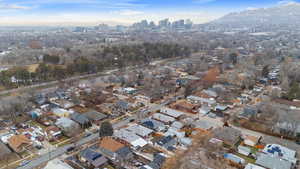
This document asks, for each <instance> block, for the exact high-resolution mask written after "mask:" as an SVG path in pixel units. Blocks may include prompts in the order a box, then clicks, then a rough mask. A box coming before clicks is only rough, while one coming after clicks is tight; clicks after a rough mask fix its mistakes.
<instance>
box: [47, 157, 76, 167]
mask: <svg viewBox="0 0 300 169" xmlns="http://www.w3.org/2000/svg"><path fill="white" fill-rule="evenodd" d="M58 168H59V169H73V167H71V166H70V165H69V164H67V163H65V162H62V161H61V160H59V159H57V158H56V159H54V160H51V161H49V162H48V164H47V165H46V167H45V168H44V169H58Z"/></svg>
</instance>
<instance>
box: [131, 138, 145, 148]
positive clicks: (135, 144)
mask: <svg viewBox="0 0 300 169" xmlns="http://www.w3.org/2000/svg"><path fill="white" fill-rule="evenodd" d="M147 144H148V142H147V141H146V140H144V139H142V138H139V139H137V140H135V141H133V142H131V145H132V146H133V147H144V146H145V145H147Z"/></svg>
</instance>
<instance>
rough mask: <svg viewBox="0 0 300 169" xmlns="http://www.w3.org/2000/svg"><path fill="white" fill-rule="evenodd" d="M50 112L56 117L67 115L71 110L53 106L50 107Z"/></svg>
mask: <svg viewBox="0 0 300 169" xmlns="http://www.w3.org/2000/svg"><path fill="white" fill-rule="evenodd" d="M52 112H53V114H54V115H56V116H58V117H69V116H70V114H71V112H70V111H68V110H66V109H61V108H54V109H52Z"/></svg>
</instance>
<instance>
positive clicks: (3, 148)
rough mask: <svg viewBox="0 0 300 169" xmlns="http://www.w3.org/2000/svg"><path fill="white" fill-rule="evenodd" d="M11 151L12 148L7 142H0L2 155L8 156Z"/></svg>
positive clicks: (0, 155)
mask: <svg viewBox="0 0 300 169" xmlns="http://www.w3.org/2000/svg"><path fill="white" fill-rule="evenodd" d="M10 153H11V151H10V149H9V148H8V147H7V146H6V145H5V144H3V143H2V142H0V157H4V156H7V155H9V154H10Z"/></svg>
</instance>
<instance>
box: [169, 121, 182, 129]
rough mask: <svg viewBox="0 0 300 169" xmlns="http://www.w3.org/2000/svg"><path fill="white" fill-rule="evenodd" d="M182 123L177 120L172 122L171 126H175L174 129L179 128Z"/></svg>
mask: <svg viewBox="0 0 300 169" xmlns="http://www.w3.org/2000/svg"><path fill="white" fill-rule="evenodd" d="M183 126H184V125H183V124H182V123H181V122H179V121H175V122H174V123H172V125H171V127H173V128H176V129H181V128H182V127H183Z"/></svg>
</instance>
